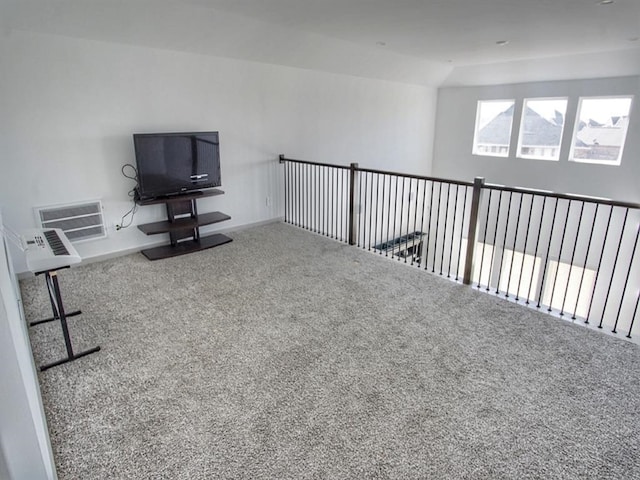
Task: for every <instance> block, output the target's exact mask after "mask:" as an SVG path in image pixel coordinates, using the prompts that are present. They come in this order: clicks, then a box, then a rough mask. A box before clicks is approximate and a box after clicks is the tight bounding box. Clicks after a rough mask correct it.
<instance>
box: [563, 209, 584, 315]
mask: <svg viewBox="0 0 640 480" xmlns="http://www.w3.org/2000/svg"><path fill="white" fill-rule="evenodd" d="M583 213H584V202H582V204H581V205H580V216H579V217H578V227H577V229H576V241H575V242H574V244H573V251H572V252H571V263H570V264H569V275H567V285H566V287H565V289H564V298H563V299H562V308H561V309H560V316H562V315H564V305H565V302H566V301H567V293H569V283H570V282H571V271H572V270H573V260H574V259H575V257H576V248H578V238H579V237H580V225H582V214H583ZM585 268H586V265H585Z"/></svg>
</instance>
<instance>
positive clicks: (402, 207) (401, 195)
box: [393, 177, 406, 261]
mask: <svg viewBox="0 0 640 480" xmlns="http://www.w3.org/2000/svg"><path fill="white" fill-rule="evenodd" d="M398 178H400V177H398ZM404 180H405V177H402V191H401V193H400V225H399V226H398V253H400V239H401V237H402V218H403V217H404ZM396 182H397V180H396ZM396 199H397V197H396ZM393 226H394V227H395V223H394V225H393ZM405 247H406V244H405ZM405 260H406V257H405ZM398 261H400V256H399V255H398Z"/></svg>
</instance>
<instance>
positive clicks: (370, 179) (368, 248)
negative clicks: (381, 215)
mask: <svg viewBox="0 0 640 480" xmlns="http://www.w3.org/2000/svg"><path fill="white" fill-rule="evenodd" d="M369 183H371V187H370V188H369V245H368V246H367V251H371V227H372V225H373V223H372V218H373V173H371V174H370V175H369Z"/></svg>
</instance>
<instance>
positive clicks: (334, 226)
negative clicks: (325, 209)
mask: <svg viewBox="0 0 640 480" xmlns="http://www.w3.org/2000/svg"><path fill="white" fill-rule="evenodd" d="M337 176H338V170H337V168H336V167H333V168H332V169H331V238H338V233H337V232H338V214H337V210H338V200H337V196H338V187H337V185H336V181H337Z"/></svg>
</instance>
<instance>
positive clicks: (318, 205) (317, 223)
mask: <svg viewBox="0 0 640 480" xmlns="http://www.w3.org/2000/svg"><path fill="white" fill-rule="evenodd" d="M321 168H322V167H320V166H319V165H318V166H317V167H316V210H317V211H316V229H317V231H318V233H322V224H321V223H320V213H321V206H320V200H321V197H320V185H321V183H320V170H321Z"/></svg>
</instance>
